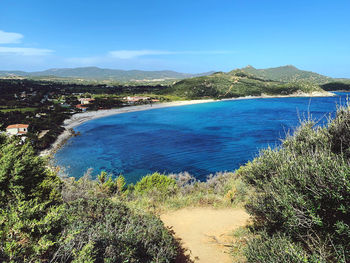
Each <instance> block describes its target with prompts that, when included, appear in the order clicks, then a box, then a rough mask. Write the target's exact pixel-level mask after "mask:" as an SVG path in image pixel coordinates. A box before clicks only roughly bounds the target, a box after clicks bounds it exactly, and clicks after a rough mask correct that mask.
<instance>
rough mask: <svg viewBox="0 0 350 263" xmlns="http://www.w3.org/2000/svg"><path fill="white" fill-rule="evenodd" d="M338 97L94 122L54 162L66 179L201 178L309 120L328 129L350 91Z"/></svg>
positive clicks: (192, 108)
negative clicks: (102, 176) (173, 175)
mask: <svg viewBox="0 0 350 263" xmlns="http://www.w3.org/2000/svg"><path fill="white" fill-rule="evenodd" d="M335 94H336V96H334V97H297V98H259V99H244V100H227V101H219V102H210V103H203V104H196V105H186V106H179V107H169V108H160V109H151V110H146V111H138V112H129V113H123V114H117V115H113V116H109V117H104V118H100V119H94V120H90V121H87V122H85V123H83V124H81V125H80V126H78V127H76V128H75V130H76V131H79V132H80V134H81V135H80V136H76V137H72V138H71V139H69V141H68V142H67V143H66V144H65V145H64V147H62V148H61V149H60V150H59V151H58V152H57V153H56V154H55V157H54V164H55V165H58V166H60V167H61V173H62V174H64V175H65V176H69V177H76V178H79V177H81V176H83V175H84V174H85V173H87V172H88V173H90V174H91V176H92V177H96V175H97V174H99V173H100V172H101V171H106V172H107V173H109V174H111V175H112V176H118V175H120V174H122V175H123V176H124V177H125V178H126V180H127V182H129V183H133V182H136V181H137V180H139V179H140V178H141V177H143V176H145V175H147V174H151V173H154V172H160V173H165V174H170V173H181V172H188V173H190V174H191V175H193V176H194V177H196V178H197V179H199V180H202V181H205V180H206V178H207V177H208V176H209V175H211V174H215V173H217V172H224V171H234V170H236V169H238V168H239V167H240V166H242V165H244V164H246V163H247V162H248V161H250V160H252V159H253V158H254V157H256V156H258V155H259V152H260V151H261V149H264V148H266V147H272V148H274V147H278V146H279V145H280V144H281V140H282V139H284V138H285V137H286V136H287V135H288V134H292V133H293V132H294V131H295V129H296V128H297V127H298V126H299V125H300V123H301V122H303V121H305V120H311V119H312V120H314V121H315V122H316V123H317V125H326V123H327V121H328V120H329V118H334V116H335V113H336V109H337V107H339V106H341V105H345V104H346V103H347V97H348V95H350V93H346V92H336V93H335Z"/></svg>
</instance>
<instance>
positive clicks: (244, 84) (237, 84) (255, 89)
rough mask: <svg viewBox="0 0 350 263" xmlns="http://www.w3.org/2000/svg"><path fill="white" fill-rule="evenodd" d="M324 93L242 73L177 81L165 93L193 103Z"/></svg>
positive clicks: (314, 87)
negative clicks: (195, 100) (302, 93)
mask: <svg viewBox="0 0 350 263" xmlns="http://www.w3.org/2000/svg"><path fill="white" fill-rule="evenodd" d="M314 91H318V92H324V90H323V89H321V88H320V87H319V86H318V85H316V84H312V83H307V82H291V83H284V82H278V81H269V80H265V79H261V78H258V77H255V76H252V75H250V74H246V73H245V72H243V71H240V70H235V71H231V72H229V73H222V72H218V73H214V74H212V75H210V76H203V77H197V78H191V79H184V80H181V81H178V82H177V83H175V84H174V85H172V86H171V87H169V88H168V89H167V90H166V92H167V93H170V94H173V95H176V96H180V97H186V98H190V99H198V98H203V97H210V98H232V97H240V96H260V95H262V94H266V95H289V94H293V93H297V92H304V93H310V92H314Z"/></svg>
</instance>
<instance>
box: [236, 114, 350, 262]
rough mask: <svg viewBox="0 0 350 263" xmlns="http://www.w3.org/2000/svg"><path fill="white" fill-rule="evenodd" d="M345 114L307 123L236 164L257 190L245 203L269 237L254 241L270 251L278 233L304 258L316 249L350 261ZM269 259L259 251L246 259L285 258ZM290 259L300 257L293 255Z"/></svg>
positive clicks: (334, 258)
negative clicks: (276, 145)
mask: <svg viewBox="0 0 350 263" xmlns="http://www.w3.org/2000/svg"><path fill="white" fill-rule="evenodd" d="M349 119H350V111H349V109H341V111H340V112H339V115H338V117H337V118H336V119H335V120H334V121H332V122H331V123H330V124H329V125H328V127H326V128H314V126H313V123H310V122H309V123H306V124H304V125H303V126H302V127H301V128H300V129H299V130H298V131H297V132H296V134H295V135H294V136H293V137H289V138H287V139H286V140H285V142H284V143H283V145H282V147H281V148H280V149H276V150H272V149H267V150H265V151H263V152H262V153H261V155H260V157H258V158H256V159H255V160H253V161H252V162H251V163H249V164H248V165H247V166H246V167H244V168H242V169H240V171H239V172H240V174H241V175H243V177H244V178H245V180H246V182H247V183H249V184H250V185H252V186H253V187H254V189H255V191H254V194H253V195H252V197H251V198H250V200H249V202H248V204H247V205H246V208H247V210H248V212H249V213H250V214H251V215H252V216H253V219H254V222H255V227H256V228H257V229H264V230H266V232H267V235H268V236H270V237H271V240H269V238H268V237H265V239H260V241H256V240H253V241H252V242H253V243H252V244H258V243H259V242H260V243H261V242H262V243H261V245H263V246H265V247H266V253H267V254H269V255H270V254H273V253H274V252H275V251H276V247H275V245H274V242H275V241H273V240H272V239H274V238H275V235H279V237H281V236H283V240H286V239H287V240H288V242H290V244H298V245H296V246H298V247H299V248H300V249H303V252H302V253H301V255H304V254H305V253H306V254H307V255H308V256H307V257H306V258H307V261H305V262H313V261H310V260H311V259H310V258H309V256H310V255H318V254H320V255H322V260H323V261H324V262H348V261H350V160H349V158H348V156H349V154H348V152H349V146H350V144H349V139H348V138H349V136H348V134H350V126H349V125H348V122H349V121H348V120H349ZM343 133H346V135H345V134H344V135H342V134H343ZM284 237H285V238H284ZM254 242H255V243H254ZM256 242H258V243H256ZM271 242H272V243H271ZM276 242H277V241H276ZM281 242H282V241H281ZM260 243H259V244H260ZM277 243H278V242H277ZM277 243H276V244H277ZM257 246H258V245H256V246H254V247H257ZM286 246H289V245H287V244H286ZM250 251H252V250H250ZM277 251H283V249H282V248H281V249H280V250H278V249H277ZM298 251H299V249H298ZM297 254H298V255H300V253H299V252H297ZM250 258H252V257H250ZM277 258H278V257H276V260H277ZM270 260H271V259H269V257H267V256H266V257H265V256H262V258H261V259H260V261H257V260H251V261H250V262H284V261H270ZM288 260H289V261H285V262H304V261H302V260H300V259H298V260H297V259H296V257H294V256H293V257H291V258H289V259H288ZM317 262H319V261H317Z"/></svg>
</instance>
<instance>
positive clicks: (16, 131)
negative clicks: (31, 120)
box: [6, 124, 29, 135]
mask: <svg viewBox="0 0 350 263" xmlns="http://www.w3.org/2000/svg"><path fill="white" fill-rule="evenodd" d="M28 127H29V125H28V124H12V125H9V126H7V127H6V132H7V134H9V135H25V134H27V132H28Z"/></svg>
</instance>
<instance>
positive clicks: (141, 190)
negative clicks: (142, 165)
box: [135, 173, 177, 198]
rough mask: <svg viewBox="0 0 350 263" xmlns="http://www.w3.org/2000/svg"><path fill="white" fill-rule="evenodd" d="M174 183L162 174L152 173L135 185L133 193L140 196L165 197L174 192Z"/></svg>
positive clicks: (175, 187) (175, 186)
mask: <svg viewBox="0 0 350 263" xmlns="http://www.w3.org/2000/svg"><path fill="white" fill-rule="evenodd" d="M176 189H177V185H176V181H175V180H174V179H172V178H170V177H168V176H166V175H164V174H160V173H154V174H152V175H147V176H145V177H143V178H142V179H141V180H140V181H138V182H137V183H136V185H135V193H136V194H140V195H145V194H147V195H150V194H153V195H155V196H157V197H160V198H162V197H165V196H166V195H169V194H173V193H174V191H176Z"/></svg>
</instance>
